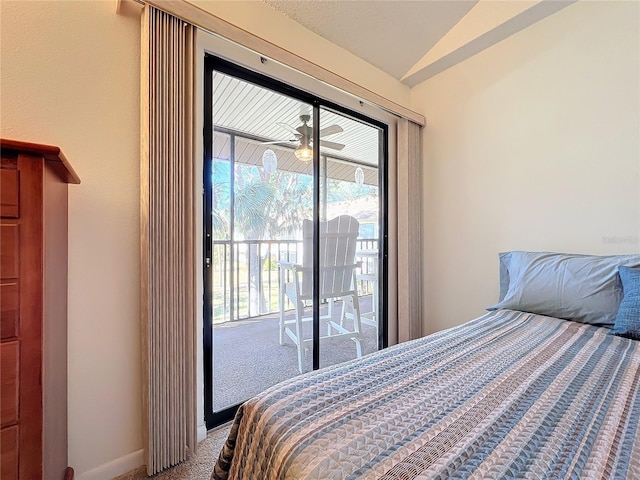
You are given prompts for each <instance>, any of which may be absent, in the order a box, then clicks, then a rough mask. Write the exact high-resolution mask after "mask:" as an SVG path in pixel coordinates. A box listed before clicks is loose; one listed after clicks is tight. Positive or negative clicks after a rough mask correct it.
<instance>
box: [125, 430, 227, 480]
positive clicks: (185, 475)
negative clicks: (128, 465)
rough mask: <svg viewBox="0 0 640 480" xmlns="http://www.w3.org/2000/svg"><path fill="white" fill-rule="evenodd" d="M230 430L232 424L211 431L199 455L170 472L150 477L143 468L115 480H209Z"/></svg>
mask: <svg viewBox="0 0 640 480" xmlns="http://www.w3.org/2000/svg"><path fill="white" fill-rule="evenodd" d="M230 428H231V423H228V424H226V425H222V426H220V427H218V428H215V429H213V430H211V431H210V432H209V433H208V434H207V438H205V439H204V440H203V441H202V442H200V443H199V444H198V453H197V454H196V455H195V456H194V457H193V458H190V459H189V460H187V461H186V462H184V463H181V464H180V465H176V466H175V467H173V468H170V469H169V470H166V471H164V472H162V473H158V474H157V475H154V476H152V477H148V476H147V474H146V470H145V468H144V467H141V468H139V469H137V470H134V471H132V472H129V473H127V474H125V475H120V476H119V477H116V478H114V479H113V480H143V479H147V478H152V479H153V480H209V479H210V478H211V472H213V465H214V464H215V463H216V460H217V459H218V455H219V454H220V450H221V449H222V445H223V444H224V441H225V440H226V439H227V435H229V429H230Z"/></svg>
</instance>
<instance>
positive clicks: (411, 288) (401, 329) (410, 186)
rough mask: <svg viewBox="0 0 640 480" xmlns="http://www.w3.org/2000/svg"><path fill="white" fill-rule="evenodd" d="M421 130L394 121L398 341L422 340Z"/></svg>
mask: <svg viewBox="0 0 640 480" xmlns="http://www.w3.org/2000/svg"><path fill="white" fill-rule="evenodd" d="M421 133H422V131H421V128H420V126H419V125H417V124H415V123H413V122H411V121H410V120H407V119H404V118H401V119H398V139H397V141H398V160H397V161H398V173H397V175H398V190H397V192H398V198H397V202H398V203H397V207H398V219H397V222H398V239H397V242H398V244H397V245H398V284H397V287H398V341H399V342H406V341H407V340H413V339H414V338H419V337H421V336H422V272H423V270H422V231H421V224H422V168H421V165H422V142H421Z"/></svg>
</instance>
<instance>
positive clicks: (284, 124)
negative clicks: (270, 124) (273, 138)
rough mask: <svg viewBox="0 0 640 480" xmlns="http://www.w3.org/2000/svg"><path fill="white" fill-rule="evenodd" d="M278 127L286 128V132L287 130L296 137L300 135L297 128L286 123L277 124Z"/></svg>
mask: <svg viewBox="0 0 640 480" xmlns="http://www.w3.org/2000/svg"><path fill="white" fill-rule="evenodd" d="M276 125H278V126H279V127H282V128H284V129H285V130H287V131H288V132H290V133H293V134H294V135H300V132H298V131H297V130H296V129H295V128H293V127H292V126H291V125H289V124H287V123H284V122H276Z"/></svg>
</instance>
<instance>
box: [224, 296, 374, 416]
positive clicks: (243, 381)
mask: <svg viewBox="0 0 640 480" xmlns="http://www.w3.org/2000/svg"><path fill="white" fill-rule="evenodd" d="M326 310H327V307H326V306H323V308H321V309H320V312H321V315H323V314H325V313H326ZM341 310H342V302H339V301H338V302H336V303H335V306H334V311H333V319H334V321H337V320H338V319H339V316H340V312H341ZM360 310H361V311H362V312H369V311H371V295H366V296H362V297H360ZM310 312H311V308H310V307H309V308H307V311H306V312H305V313H306V314H307V315H310ZM285 318H286V319H292V318H295V316H294V313H293V311H287V312H286V315H285ZM278 319H279V316H278V314H277V313H276V314H271V315H264V316H261V317H254V318H250V319H246V320H237V321H234V322H225V323H220V324H215V325H214V326H213V392H214V395H213V398H214V402H213V403H214V405H213V410H214V411H220V410H222V409H224V408H227V407H230V406H233V405H236V404H238V403H241V402H243V401H245V400H247V399H249V398H251V397H252V396H254V395H256V394H257V393H260V392H261V391H263V390H265V389H266V388H268V387H270V386H272V385H275V384H276V383H279V382H281V381H283V380H287V379H289V378H292V377H295V376H296V375H300V372H299V371H298V359H297V349H296V346H295V345H294V344H293V342H292V341H291V339H290V338H289V337H287V336H286V335H285V341H284V345H280V343H279V341H278ZM346 326H347V328H351V326H352V323H351V321H349V320H347V321H346ZM320 328H321V330H320V334H321V335H325V334H326V326H325V325H324V322H321V324H320ZM304 332H305V336H304V338H311V322H307V323H306V324H305V325H304ZM360 338H361V343H362V354H363V355H366V354H368V353H371V352H374V351H376V350H377V335H376V328H375V327H373V326H371V325H365V324H363V325H362V333H361V337H360ZM354 358H356V344H355V342H354V341H353V340H351V339H350V338H340V339H335V340H331V341H322V342H321V343H320V367H321V368H322V367H326V366H329V365H335V364H336V363H340V362H344V361H347V360H351V359H354ZM304 360H305V362H306V368H307V370H311V361H312V354H311V349H308V350H307V352H306V355H305V358H304Z"/></svg>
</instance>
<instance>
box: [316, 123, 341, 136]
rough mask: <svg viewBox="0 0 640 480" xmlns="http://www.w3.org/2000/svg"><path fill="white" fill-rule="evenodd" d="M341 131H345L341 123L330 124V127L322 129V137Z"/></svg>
mask: <svg viewBox="0 0 640 480" xmlns="http://www.w3.org/2000/svg"><path fill="white" fill-rule="evenodd" d="M340 132H344V130H343V129H342V127H341V126H340V125H329V126H328V127H325V128H321V129H320V137H327V136H329V135H334V134H336V133H340Z"/></svg>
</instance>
